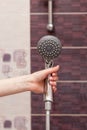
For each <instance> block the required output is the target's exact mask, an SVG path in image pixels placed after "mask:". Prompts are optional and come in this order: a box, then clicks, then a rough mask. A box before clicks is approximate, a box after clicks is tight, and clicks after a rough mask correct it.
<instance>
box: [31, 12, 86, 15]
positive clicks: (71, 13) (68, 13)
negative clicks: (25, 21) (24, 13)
mask: <svg viewBox="0 0 87 130" xmlns="http://www.w3.org/2000/svg"><path fill="white" fill-rule="evenodd" d="M30 15H48V13H44V12H42V13H38V12H37V13H35V12H33V13H32V12H31V13H30ZM53 15H87V12H60V13H59V12H56V13H53Z"/></svg>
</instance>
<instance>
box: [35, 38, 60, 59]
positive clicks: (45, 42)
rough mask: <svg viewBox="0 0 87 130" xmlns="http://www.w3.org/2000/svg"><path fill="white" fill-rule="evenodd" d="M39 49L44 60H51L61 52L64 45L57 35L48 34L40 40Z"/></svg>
mask: <svg viewBox="0 0 87 130" xmlns="http://www.w3.org/2000/svg"><path fill="white" fill-rule="evenodd" d="M37 49H38V52H39V54H40V55H41V56H42V57H43V58H44V60H46V61H50V60H53V59H54V58H56V57H57V56H58V55H59V54H60V52H61V49H62V46H61V42H60V40H59V39H58V38H57V37H55V36H52V35H46V36H44V37H42V38H41V39H40V40H39V42H38V45H37Z"/></svg>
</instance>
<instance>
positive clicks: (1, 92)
mask: <svg viewBox="0 0 87 130" xmlns="http://www.w3.org/2000/svg"><path fill="white" fill-rule="evenodd" d="M27 78H28V79H29V76H20V77H16V78H10V79H3V80H0V96H6V95H11V94H16V93H20V92H25V91H27V90H29V86H30V82H27Z"/></svg>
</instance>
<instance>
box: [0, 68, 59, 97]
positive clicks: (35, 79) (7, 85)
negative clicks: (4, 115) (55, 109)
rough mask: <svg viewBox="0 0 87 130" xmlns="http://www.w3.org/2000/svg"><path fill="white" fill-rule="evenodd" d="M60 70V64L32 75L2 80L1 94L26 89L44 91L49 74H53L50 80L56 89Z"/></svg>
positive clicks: (0, 84) (0, 83) (0, 82)
mask: <svg viewBox="0 0 87 130" xmlns="http://www.w3.org/2000/svg"><path fill="white" fill-rule="evenodd" d="M58 70H59V66H56V67H53V68H49V69H45V70H41V71H38V72H35V73H33V74H30V75H24V76H19V77H15V78H9V79H3V80H0V96H6V95H10V94H16V93H20V92H25V91H32V92H35V93H43V90H44V89H43V87H44V80H45V78H46V77H47V76H48V75H49V74H52V76H50V78H49V82H50V84H51V85H52V87H53V90H54V91H55V90H56V81H57V80H58V76H57V71H58Z"/></svg>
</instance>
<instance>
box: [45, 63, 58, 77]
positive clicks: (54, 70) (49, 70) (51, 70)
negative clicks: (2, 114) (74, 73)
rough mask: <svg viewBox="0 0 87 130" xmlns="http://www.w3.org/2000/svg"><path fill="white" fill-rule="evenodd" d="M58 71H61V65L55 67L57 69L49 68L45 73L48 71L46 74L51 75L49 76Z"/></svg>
mask: <svg viewBox="0 0 87 130" xmlns="http://www.w3.org/2000/svg"><path fill="white" fill-rule="evenodd" d="M58 70H59V65H57V66H55V67H52V68H48V69H46V70H45V71H46V74H47V75H49V74H51V73H55V72H57V71H58Z"/></svg>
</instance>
